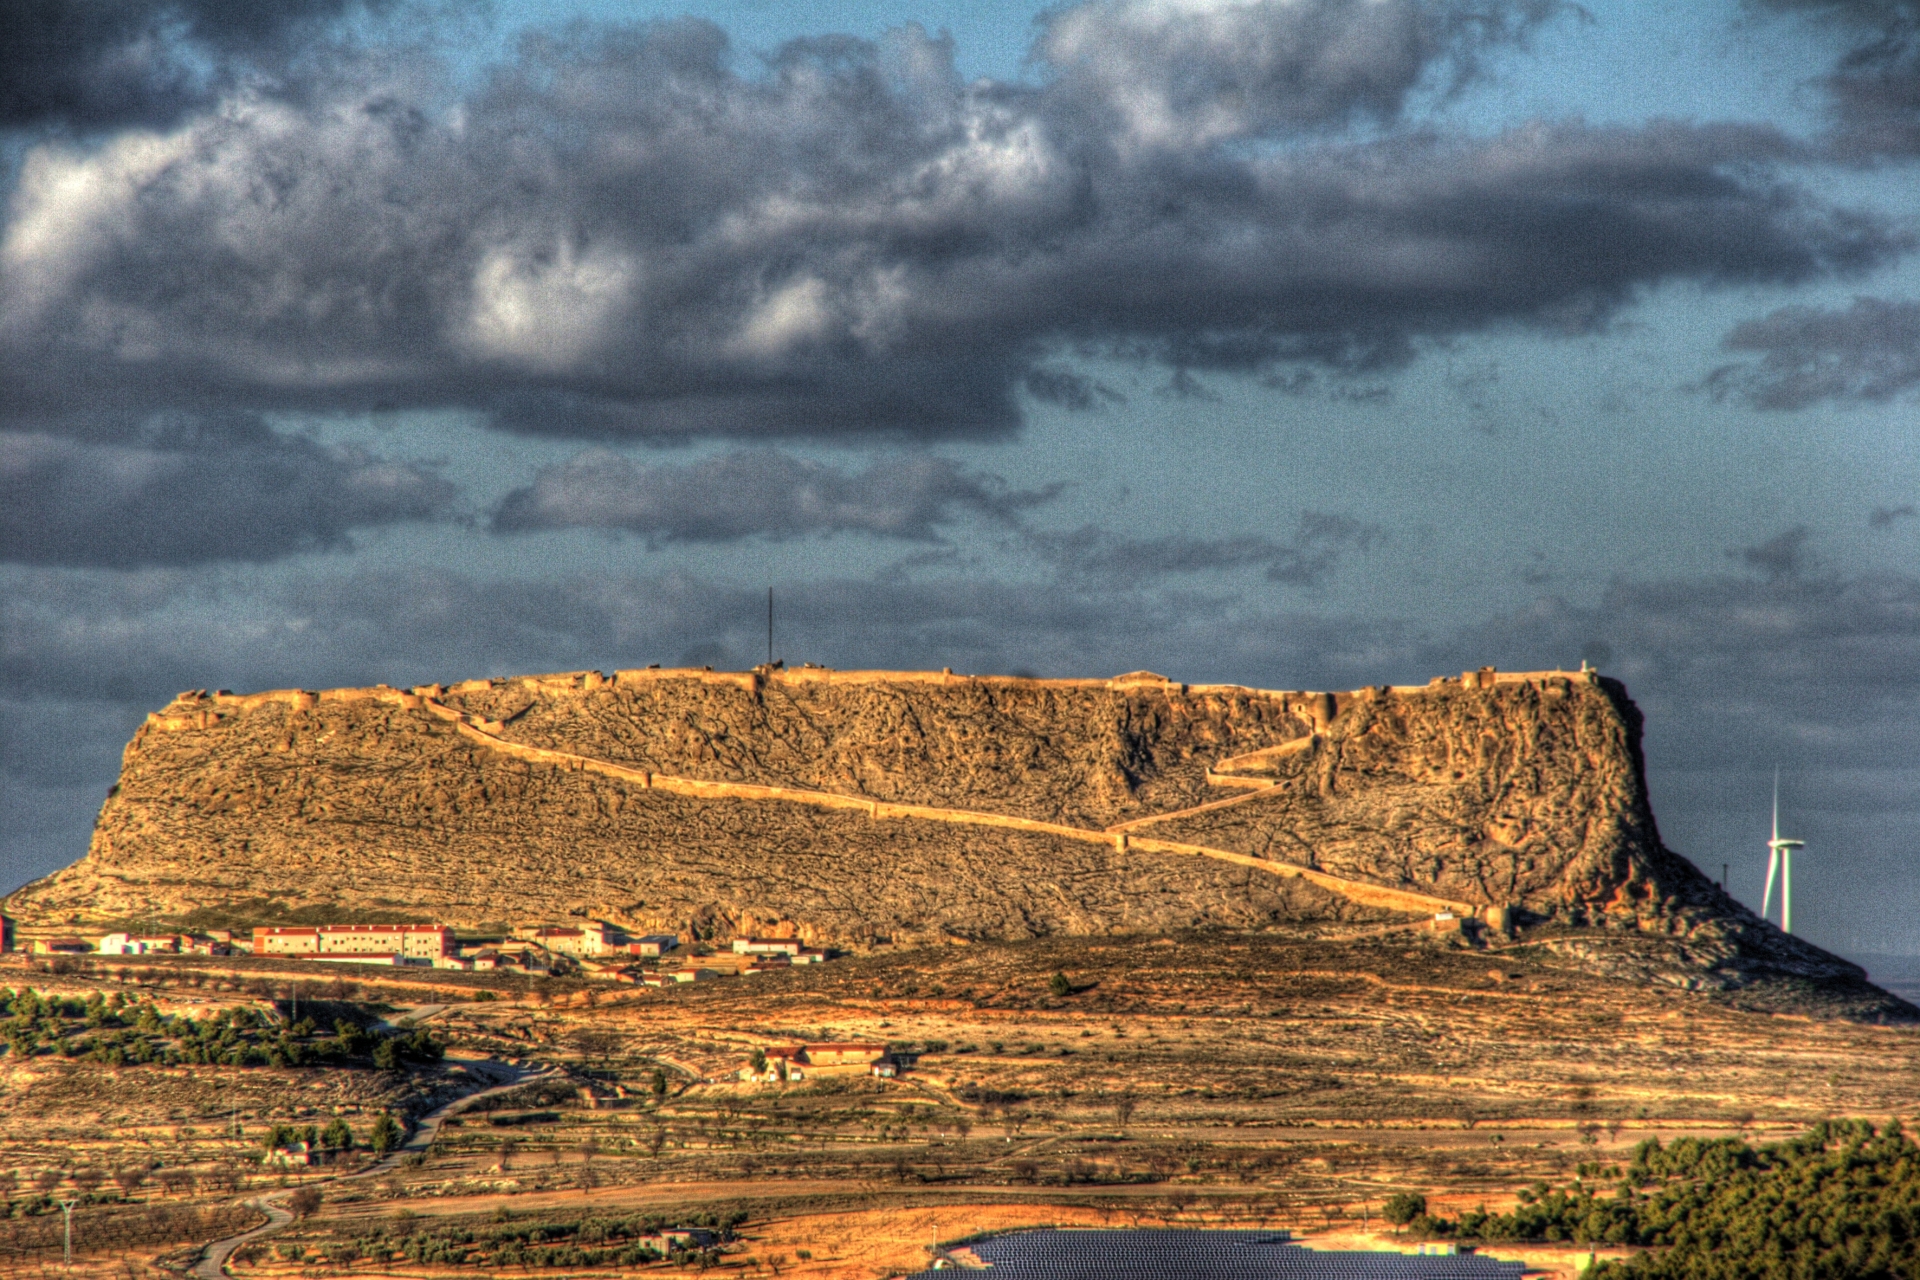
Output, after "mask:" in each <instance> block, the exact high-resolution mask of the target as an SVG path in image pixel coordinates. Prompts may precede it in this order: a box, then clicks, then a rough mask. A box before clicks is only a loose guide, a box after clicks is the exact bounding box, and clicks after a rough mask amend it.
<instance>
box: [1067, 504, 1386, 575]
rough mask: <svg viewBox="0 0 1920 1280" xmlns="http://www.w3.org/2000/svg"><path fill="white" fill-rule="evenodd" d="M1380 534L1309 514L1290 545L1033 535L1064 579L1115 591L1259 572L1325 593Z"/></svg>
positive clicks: (1095, 532)
mask: <svg viewBox="0 0 1920 1280" xmlns="http://www.w3.org/2000/svg"><path fill="white" fill-rule="evenodd" d="M1379 533H1380V531H1379V529H1377V528H1376V527H1374V526H1372V525H1368V524H1363V523H1361V522H1360V521H1358V520H1354V519H1352V518H1351V517H1348V516H1341V515H1329V514H1326V513H1323V512H1317V511H1309V512H1306V513H1304V514H1302V515H1301V517H1300V523H1299V527H1298V528H1297V529H1296V530H1295V532H1294V536H1293V537H1292V538H1291V539H1289V540H1284V541H1283V540H1280V539H1276V538H1270V537H1266V536H1263V535H1257V534H1243V535H1240V536H1238V537H1229V538H1193V537H1184V536H1168V537H1161V538H1125V537H1120V536H1118V535H1116V534H1114V533H1111V532H1109V531H1107V530H1104V529H1096V528H1094V527H1092V526H1088V527H1086V528H1082V529H1076V530H1073V531H1071V532H1068V533H1038V532H1036V533H1033V534H1032V535H1031V536H1030V540H1031V543H1032V546H1033V549H1034V551H1035V552H1036V553H1037V554H1038V555H1039V556H1040V558H1042V559H1044V560H1048V561H1051V562H1052V563H1053V564H1054V565H1055V566H1057V568H1058V569H1059V572H1060V574H1061V576H1062V577H1063V578H1065V579H1068V580H1072V581H1085V582H1090V583H1098V584H1104V585H1109V586H1119V585H1139V584H1143V583H1146V582H1150V581H1152V580H1154V579H1156V578H1164V577H1167V576H1170V575H1174V574H1189V573H1206V572H1213V571H1219V570H1229V569H1244V568H1257V569H1260V570H1261V571H1262V574H1263V576H1265V577H1266V579H1267V580H1268V581H1269V582H1278V583H1282V584H1285V585H1287V586H1294V587H1313V586H1319V585H1320V584H1321V583H1323V582H1325V581H1326V580H1327V579H1328V578H1329V577H1331V576H1332V575H1333V572H1334V570H1335V569H1336V568H1337V567H1338V566H1339V563H1340V560H1341V558H1342V557H1343V556H1345V555H1346V554H1347V553H1348V552H1351V551H1356V550H1360V551H1364V550H1365V549H1366V548H1367V547H1368V546H1369V545H1370V544H1371V543H1372V542H1373V540H1374V539H1375V538H1377V537H1378V536H1379Z"/></svg>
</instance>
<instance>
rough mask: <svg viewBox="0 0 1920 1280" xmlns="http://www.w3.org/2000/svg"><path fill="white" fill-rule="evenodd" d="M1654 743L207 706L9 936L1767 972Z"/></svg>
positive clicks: (150, 760)
mask: <svg viewBox="0 0 1920 1280" xmlns="http://www.w3.org/2000/svg"><path fill="white" fill-rule="evenodd" d="M1638 741H1639V719H1638V713H1637V712H1636V711H1635V710H1634V708H1633V706H1632V704H1631V703H1630V702H1629V701H1628V699H1627V697H1626V693H1625V690H1624V689H1623V688H1621V687H1620V686H1619V685H1618V684H1615V683H1613V682H1610V681H1605V680H1599V679H1596V678H1593V677H1590V676H1589V675H1587V674H1586V673H1565V672H1548V673H1536V674H1533V675H1528V676H1510V675H1496V674H1495V673H1493V672H1492V671H1490V670H1488V671H1483V672H1474V673H1469V674H1467V675H1466V676H1463V677H1457V678H1450V679H1445V680H1438V681H1435V682H1434V683H1433V684H1432V685H1428V686H1420V687H1406V688H1379V689H1363V690H1359V691H1357V692H1353V693H1339V694H1326V693H1304V692H1287V691H1263V690H1253V689H1244V688H1239V687H1228V686H1187V685H1181V684H1178V683H1174V682H1170V681H1167V680H1164V679H1162V678H1161V677H1158V676H1152V675H1150V674H1147V673H1137V674H1136V675H1133V676H1128V677H1120V678H1117V679H1115V680H1111V681H1039V680H1020V679H1003V678H974V677H963V676H953V675H950V674H947V673H838V672H826V671H822V670H818V669H803V670H800V671H791V672H789V671H779V670H775V671H757V672H747V673H737V674H724V673H711V672H701V671H680V672H676V671H659V670H651V669H650V670H645V671H629V672H619V673H616V674H615V675H613V676H611V677H608V676H603V675H601V674H600V673H598V672H583V673H572V674H565V675H558V676H540V677H527V678H522V679H515V680H493V681H469V682H467V683H464V684H459V685H455V686H453V687H451V688H442V687H440V686H432V687H424V688H420V689H416V690H412V691H399V690H391V689H384V688H381V689H372V690H335V691H330V692H327V693H321V694H313V693H305V692H301V691H281V692H275V693H270V694H256V695H252V696H250V697H244V698H242V697H235V696H233V695H228V694H217V695H212V696H207V695H205V694H198V693H195V694H183V695H182V696H181V697H180V698H179V699H176V700H175V702H174V703H173V704H172V705H170V706H168V707H167V708H165V709H164V710H163V711H161V712H159V713H156V714H155V715H154V716H152V717H149V720H148V723H147V724H146V725H145V726H143V727H142V728H141V730H140V731H139V732H138V733H137V734H136V735H135V736H134V739H133V741H132V742H131V743H130V744H129V745H128V747H127V750H126V758H125V766H124V769H123V772H122V775H121V779H120V783H119V785H118V786H117V787H116V788H115V790H114V793H113V794H112V795H111V796H110V797H109V799H108V800H107V802H106V804H105V806H104V807H103V809H102V810H101V814H100V819H99V823H98V826H97V829H96V832H95V835H94V839H93V844H92V847H91V849H90V850H89V851H88V853H87V856H86V857H85V858H84V859H82V860H81V861H80V862H78V863H76V864H74V865H73V866H72V867H69V868H67V869H66V870H65V871H62V872H60V873H59V874H57V875H55V876H52V877H49V878H48V879H46V880H43V881H40V882H37V883H35V884H33V885H30V886H28V887H26V888H25V889H23V890H21V891H20V892H19V893H17V894H15V895H14V896H13V898H12V899H11V901H10V903H9V910H10V912H12V913H14V914H16V915H18V916H20V917H22V918H23V919H25V920H26V921H28V922H30V923H31V922H43V923H54V922H73V923H106V922H110V921H128V920H141V921H145V920H156V921H157V920H168V919H171V920H178V921H182V922H185V921H188V920H190V919H197V920H201V921H209V922H210V921H212V920H215V919H222V920H227V921H231V922H233V923H240V924H245V923H264V922H271V921H275V920H281V921H284V920H289V919H294V918H305V919H316V918H340V917H355V916H357V917H360V918H366V917H369V916H374V917H386V918H400V917H407V918H413V917H422V916H431V917H434V918H438V919H444V920H448V921H450V922H453V923H457V924H481V923H497V922H508V921H524V920H533V919H541V918H553V917H558V916H564V915H566V914H569V913H573V914H588V915H594V916H601V917H606V918H611V919H615V920H621V921H625V922H629V923H631V924H634V925H644V926H647V927H651V928H672V929H676V930H684V931H690V932H695V933H699V932H703V931H704V932H712V931H715V930H719V929H724V928H730V927H734V926H737V925H739V924H740V923H742V922H745V921H752V920H785V921H790V922H792V923H793V924H794V925H795V926H796V927H797V928H798V930H799V931H800V932H801V933H802V934H803V935H805V936H807V937H810V938H812V939H815V940H818V941H824V942H831V943H839V944H842V945H858V944H861V943H865V942H869V941H873V940H879V939H889V938H891V939H910V938H937V937H962V938H985V937H1021V936H1031V935H1035V934H1045V933H1082V934H1085V933H1107V932H1128V931H1136V930H1148V929H1168V928H1178V927H1188V926H1196V925H1209V924H1212V925H1222V926H1229V927H1261V926H1269V925H1277V924H1287V923H1302V924H1304V923H1314V922H1354V923H1359V922H1365V921H1387V920H1393V919H1407V918H1410V917H1411V916H1413V915H1415V914H1424V913H1426V912H1430V911H1432V910H1434V909H1437V908H1445V907H1451V908H1453V909H1455V910H1456V911H1461V912H1466V911H1477V910H1480V909H1482V908H1485V907H1489V906H1496V905H1498V906H1507V907H1512V908H1519V909H1523V910H1524V911H1525V912H1527V913H1529V914H1530V915H1531V916H1533V917H1545V918H1552V919H1559V920H1562V921H1567V922H1571V923H1581V924H1592V923H1603V922H1606V923H1613V924H1616V925H1621V926H1631V927H1633V928H1636V929H1640V930H1643V931H1644V930H1653V931H1656V932H1660V933H1662V934H1667V935H1672V936H1674V937H1677V938H1682V939H1693V940H1695V941H1696V942H1698V943H1699V944H1700V945H1703V946H1710V947H1717V948H1719V949H1720V951H1719V952H1716V953H1715V954H1716V955H1717V956H1718V960H1719V961H1721V962H1730V959H1729V958H1733V959H1737V957H1738V955H1739V954H1742V950H1741V949H1742V948H1743V947H1745V948H1747V949H1748V950H1749V951H1750V950H1751V948H1752V946H1754V945H1758V944H1757V943H1756V939H1761V940H1764V939H1763V935H1764V934H1765V933H1766V932H1767V931H1766V927H1765V926H1762V925H1760V924H1759V922H1757V921H1754V920H1753V919H1752V917H1751V916H1750V915H1749V914H1746V913H1744V912H1743V911H1742V909H1740V908H1738V907H1736V906H1734V905H1733V904H1732V903H1730V902H1728V901H1727V900H1725V899H1724V898H1722V897H1721V896H1720V895H1719V894H1718V890H1717V889H1715V888H1714V887H1713V886H1712V885H1710V884H1709V883H1708V882H1707V881H1705V880H1704V879H1703V878H1702V877H1701V876H1700V875H1699V874H1698V873H1697V872H1696V871H1695V870H1694V869H1693V868H1692V867H1691V865H1689V864H1687V863H1686V862H1685V861H1684V860H1682V859H1680V858H1678V857H1676V856H1675V855H1673V854H1671V853H1669V852H1667V851H1666V850H1665V849H1663V848H1662V846H1661V844H1660V839H1659V834H1658V831H1657V829H1656V827H1655V825H1654V820H1653V815H1652V813H1651V811H1650V810H1649V808H1648V805H1647V799H1646V788H1645V784H1644V780H1643V776H1642V770H1641V765H1640V759H1639V748H1638ZM1774 937H1775V938H1777V935H1774ZM1781 944H1782V945H1785V947H1786V950H1785V951H1781V950H1780V948H1779V946H1776V945H1775V944H1774V943H1773V942H1767V945H1768V946H1773V947H1774V952H1773V953H1771V954H1775V955H1776V958H1777V957H1779V956H1797V957H1799V959H1800V961H1801V962H1803V963H1805V964H1808V965H1813V966H1815V967H1816V968H1817V967H1818V966H1819V965H1821V964H1827V963H1832V964H1839V963H1841V962H1837V961H1832V959H1831V957H1824V956H1823V954H1822V953H1818V952H1815V951H1813V949H1812V948H1806V947H1798V946H1797V944H1791V943H1786V942H1785V940H1781ZM1722 953H1724V954H1722Z"/></svg>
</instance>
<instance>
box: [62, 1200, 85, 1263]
mask: <svg viewBox="0 0 1920 1280" xmlns="http://www.w3.org/2000/svg"><path fill="white" fill-rule="evenodd" d="M79 1203H80V1202H79V1201H78V1200H61V1201H58V1204H59V1205H60V1210H61V1212H62V1213H64V1214H65V1215H66V1227H67V1237H66V1251H65V1252H66V1266H67V1270H69V1271H71V1270H73V1206H75V1205H76V1204H79Z"/></svg>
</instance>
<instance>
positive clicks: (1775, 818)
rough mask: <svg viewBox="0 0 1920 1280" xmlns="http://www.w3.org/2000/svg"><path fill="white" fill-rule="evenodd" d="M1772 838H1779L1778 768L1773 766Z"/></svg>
mask: <svg viewBox="0 0 1920 1280" xmlns="http://www.w3.org/2000/svg"><path fill="white" fill-rule="evenodd" d="M1773 838H1774V839H1775V840H1778V839H1779V838H1780V766H1779V765H1775V766H1773Z"/></svg>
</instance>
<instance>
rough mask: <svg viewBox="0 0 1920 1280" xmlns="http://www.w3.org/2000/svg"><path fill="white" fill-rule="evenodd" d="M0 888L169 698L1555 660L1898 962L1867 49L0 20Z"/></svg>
mask: <svg viewBox="0 0 1920 1280" xmlns="http://www.w3.org/2000/svg"><path fill="white" fill-rule="evenodd" d="M0 30H4V31H8V32H10V33H12V34H11V37H10V38H11V39H12V41H13V43H12V45H11V46H10V47H9V48H7V49H5V50H0V57H4V59H5V62H6V72H5V75H4V76H0V185H3V186H4V202H3V203H0V770H3V772H0V786H3V787H4V792H3V793H0V840H4V846H3V847H0V888H10V887H12V886H15V885H18V884H21V883H24V882H26V881H27V880H30V879H32V878H34V877H37V876H40V875H44V874H47V873H49V872H51V871H53V870H55V869H57V868H59V867H61V866H63V865H65V864H67V863H69V862H71V861H73V860H75V859H76V858H78V857H80V856H81V855H82V854H83V853H84V852H85V850H86V846H87V840H88V835H89V831H90V828H91V824H92V821H93V817H94V814H95V813H96V812H97V810H98V807H99V805H100V802H101V800H102V798H103V796H104V795H105V792H106V789H107V787H108V786H109V785H111V783H112V781H113V779H114V776H115V773H116V770H117V767H118V762H119V753H120V750H121V748H122V746H123V745H124V744H125V742H126V740H127V738H128V737H129V735H130V734H131V733H132V731H133V729H134V728H135V727H136V726H137V725H138V724H139V722H140V720H141V718H142V717H143V716H144V715H145V713H146V712H148V711H150V710H153V709H155V708H157V707H159V706H161V705H163V704H164V703H165V702H167V701H168V699H170V698H171V697H172V696H173V694H175V693H176V692H178V691H180V690H183V689H198V688H206V689H215V688H229V689H234V690H252V689H262V688H279V687H289V686H299V687H306V688H324V687H330V686H335V685H347V684H372V683H375V682H381V681H384V682H386V683H389V684H393V685H397V686H406V685H411V684H415V683H421V682H425V681H431V680H439V681H453V680H458V679H464V678H470V677H476V676H487V675H510V674H517V673H525V672H535V671H553V670H578V669H583V668H599V669H604V670H610V669H613V668H615V667H625V666H635V665H644V664H645V663H648V662H661V663H664V664H667V665H673V664H682V663H691V664H702V663H707V664H712V665H713V666H716V667H733V668H742V667H745V666H749V665H751V664H754V663H757V662H760V661H762V660H764V659H765V658H766V656H767V655H766V647H765V646H766V637H765V599H766V592H767V590H768V589H769V587H771V588H772V589H773V590H774V592H775V597H776V603H777V622H776V637H775V646H776V653H777V656H779V657H780V658H782V659H783V660H785V661H786V662H788V663H789V664H798V663H800V662H802V661H811V662H816V663H821V664H824V665H829V666H835V667H841V668H853V667H913V668H939V667H951V668H953V669H954V670H956V671H976V672H1014V673H1029V674H1036V675H1047V676H1068V675H1078V676H1089V675H1091V676H1099V675H1110V674H1115V673H1119V672H1124V671H1130V670H1136V669H1142V668H1145V669H1150V670H1154V671H1158V672H1161V673H1163V674H1166V675H1169V676H1173V677H1175V678H1178V679H1183V680H1189V681H1237V682H1241V683H1246V684H1251V685H1257V686H1261V687H1266V688H1286V689H1346V688H1354V687H1358V686H1361V685H1366V684H1384V683H1425V681H1426V680H1427V679H1428V678H1430V677H1431V676H1434V675H1440V674H1446V673H1458V672H1459V671H1461V670H1463V669H1466V668H1471V667H1479V666H1482V665H1486V664H1493V665H1496V666H1499V667H1501V668H1503V669H1507V670H1533V669H1545V668H1558V667H1566V668H1577V667H1578V666H1579V665H1580V663H1581V662H1583V661H1586V662H1591V663H1593V664H1594V665H1596V666H1598V667H1599V668H1600V669H1601V670H1602V671H1604V672H1606V673H1607V674H1610V675H1613V676H1616V677H1618V678H1619V679H1621V680H1623V681H1625V682H1626V684H1627V687H1628V689H1629V691H1630V693H1631V694H1632V696H1633V697H1634V698H1635V700H1636V701H1637V702H1638V703H1639V705H1640V706H1641V708H1642V709H1643V710H1644V711H1645V712H1646V715H1647V738H1646V750H1647V770H1648V779H1649V786H1650V788H1651V791H1652V798H1653V803H1654V807H1655V811H1656V813H1657V815H1658V817H1659V821H1660V825H1661V829H1662V832H1663V834H1664V836H1665V838H1666V840H1667V843H1668V844H1669V845H1671V846H1672V847H1673V848H1675V849H1676V850H1677V851H1678V852H1680V853H1682V854H1684V855H1686V856H1688V857H1690V858H1691V859H1693V861H1694V862H1695V863H1696V864H1697V865H1699V866H1700V867H1701V868H1702V869H1703V870H1705V871H1706V872H1707V873H1708V874H1709V875H1711V876H1713V877H1714V878H1716V879H1718V878H1720V876H1721V875H1722V868H1723V867H1725V868H1726V871H1725V874H1726V876H1727V883H1728V887H1729V888H1730V889H1731V890H1732V891H1733V892H1734V894H1735V895H1736V896H1738V897H1740V898H1742V899H1743V900H1745V901H1747V902H1748V903H1749V904H1750V905H1754V906H1756V907H1757V906H1758V904H1759V898H1760V893H1761V885H1762V881H1763V879H1764V875H1765V865H1766V851H1765V846H1764V842H1765V840H1766V838H1767V834H1768V814H1769V803H1770V798H1769V797H1770V790H1771V787H1772V785H1773V779H1774V775H1775V770H1776V769H1778V771H1779V778H1780V801H1781V812H1782V821H1783V826H1785V827H1786V829H1787V834H1790V835H1793V836H1797V837H1799V838H1801V839H1804V840H1805V841H1806V842H1807V847H1806V849H1805V851H1804V852H1803V853H1802V855H1801V856H1800V858H1799V859H1798V860H1797V862H1796V866H1795V872H1796V876H1795V879H1796V885H1795V906H1794V911H1795V925H1796V931H1797V932H1799V933H1801V934H1802V935H1804V936H1806V937H1808V938H1809V939H1811V940H1812V941H1814V942H1816V943H1819V944H1821V945H1823V946H1827V947H1829V948H1832V949H1835V950H1838V951H1840V952H1842V953H1844V954H1848V955H1852V956H1855V957H1857V958H1859V957H1864V958H1866V959H1867V961H1868V963H1869V966H1870V967H1872V966H1873V965H1874V964H1876V963H1879V962H1880V961H1879V960H1878V959H1877V958H1879V957H1913V956H1920V714H1916V713H1917V712H1920V554H1917V553H1920V444H1917V443H1916V425H1917V422H1916V418H1917V408H1916V406H1917V404H1920V252H1917V251H1920V181H1916V179H1920V3H1916V2H1915V0H1750V2H1749V3H1744V4H1743V3H1715V2H1713V0H1703V2H1698V3H1693V2H1690V3H1678V2H1673V3H1668V2H1664V0H1642V2H1639V3H1628V2H1625V0H1595V2H1593V3H1590V4H1587V5H1585V6H1576V5H1572V4H1562V3H1556V2H1555V0H1427V2H1421V0H1240V2H1229V0H1113V2H1111V3H1108V2H1105V0H1093V2H1090V3H1063V4H1060V5H1056V6H1052V7H1040V6H1036V5H1032V4H1020V3H1012V2H1010V0H995V2H993V3H985V4H982V3H969V4H966V5H961V4H958V3H949V2H948V0H927V2H926V3H900V4H892V3H889V4H881V3H876V2H872V0H842V2H840V3H824V4H811V5H806V6H798V5H780V4H774V3H771V2H770V0H716V2H715V3H710V4H706V5H686V4H684V3H682V4H674V3H657V4H656V3H612V2H608V3H591V2H589V0H541V2H540V3H537V4H535V3H529V4H521V5H509V4H498V5H495V6H493V7H491V8H485V7H481V6H474V5H453V4H436V3H429V4H412V3H407V2H406V0H292V2H289V3H279V4H271V3H254V2H248V3H240V2H239V0H166V2H162V3H155V2H153V0H127V2H125V3H119V4H113V5H104V4H97V3H93V2H92V0H0Z"/></svg>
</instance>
